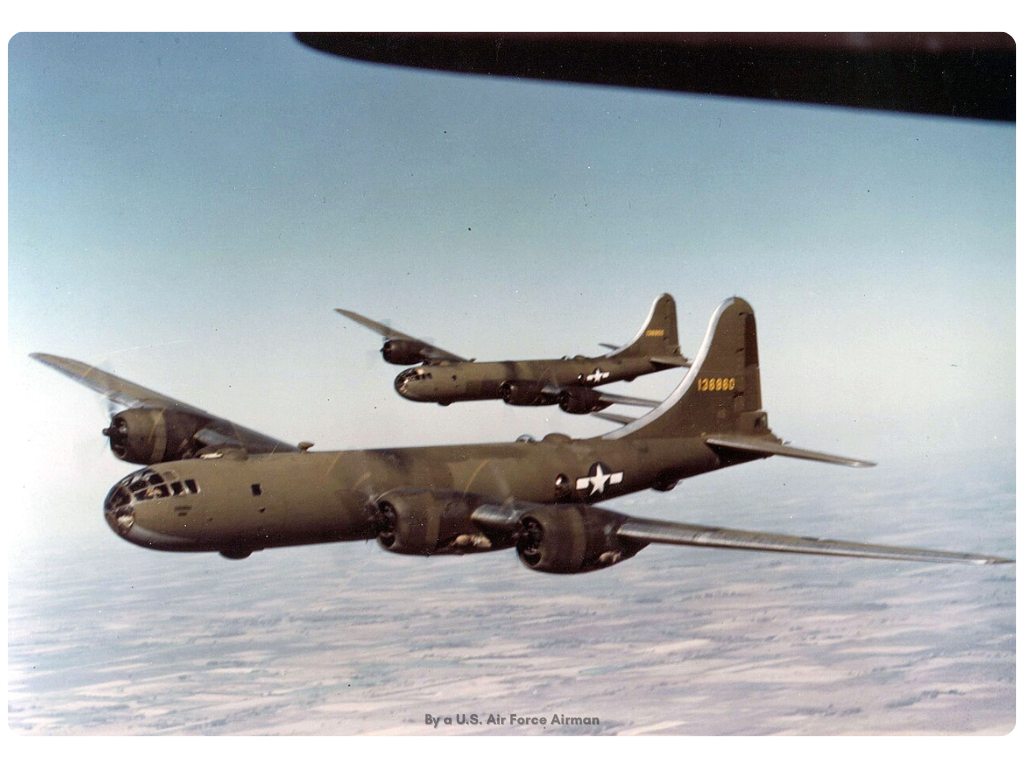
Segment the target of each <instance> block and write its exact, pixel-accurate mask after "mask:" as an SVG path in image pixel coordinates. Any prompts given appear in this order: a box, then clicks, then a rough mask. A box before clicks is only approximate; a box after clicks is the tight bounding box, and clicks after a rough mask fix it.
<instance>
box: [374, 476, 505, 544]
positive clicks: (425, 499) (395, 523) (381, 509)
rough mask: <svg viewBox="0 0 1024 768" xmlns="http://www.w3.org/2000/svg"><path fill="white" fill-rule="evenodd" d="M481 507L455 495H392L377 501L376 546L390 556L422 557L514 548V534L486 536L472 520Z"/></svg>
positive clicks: (471, 497) (471, 498) (477, 500)
mask: <svg viewBox="0 0 1024 768" xmlns="http://www.w3.org/2000/svg"><path fill="white" fill-rule="evenodd" d="M482 503H483V501H482V500H481V499H480V498H479V497H476V496H474V495H472V494H464V493H455V492H452V491H431V490H414V491H389V492H387V493H385V494H383V495H381V497H380V498H379V499H377V515H376V528H377V543H378V544H380V546H381V547H383V548H384V549H385V550H387V551H388V552H394V553H395V554H399V555H422V556H429V555H463V554H469V553H473V552H489V551H491V550H495V549H505V548H507V547H511V546H512V545H513V543H514V541H513V537H512V535H511V533H509V534H508V535H506V536H500V535H497V536H496V535H495V534H491V535H487V534H485V533H484V532H483V531H481V530H480V528H478V527H477V526H476V524H474V523H473V521H472V520H471V519H470V515H472V514H473V512H474V511H475V510H476V509H477V508H478V507H479V506H480V505H481V504H482Z"/></svg>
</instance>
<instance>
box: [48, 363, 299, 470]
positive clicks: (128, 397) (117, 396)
mask: <svg viewBox="0 0 1024 768" xmlns="http://www.w3.org/2000/svg"><path fill="white" fill-rule="evenodd" d="M29 357H31V358H33V359H34V360H38V361H39V362H40V363H42V364H43V365H47V366H49V367H50V368H53V369H55V370H57V371H59V372H60V373H62V374H64V375H65V376H67V377H68V378H71V379H74V380H75V381H77V382H78V383H79V384H84V385H85V386H87V387H89V389H91V390H93V391H95V392H99V393H100V394H101V395H103V397H105V398H106V399H107V400H109V401H110V402H112V403H115V404H117V405H121V406H124V407H125V408H155V409H167V410H172V411H178V412H181V413H192V414H196V415H198V416H202V417H203V418H204V421H205V422H206V423H205V425H204V427H203V428H202V429H201V430H200V431H199V433H197V435H196V437H197V438H198V439H199V440H201V441H202V442H203V443H205V444H206V445H226V446H234V447H238V448H245V449H246V450H247V451H249V452H250V453H277V452H282V451H297V450H299V449H298V448H297V447H295V446H293V445H289V444H288V443H284V442H282V441H280V440H278V439H277V438H273V437H268V436H267V435H262V434H260V433H259V432H255V431H253V430H251V429H248V428H247V427H243V426H241V425H240V424H235V423H234V422H232V421H228V420H227V419H222V418H220V417H219V416H214V415H213V414H211V413H208V412H206V411H204V410H202V409H201V408H196V407H195V406H194V405H189V404H188V403H186V402H183V401H182V400H178V399H177V398H174V397H168V396H167V395H162V394H160V393H159V392H154V391H153V390H152V389H146V388H145V387H142V386H139V385H138V384H135V383H133V382H131V381H128V380H127V379H122V378H121V377H120V376H115V375H114V374H112V373H107V372H106V371H103V370H100V369H99V368H96V367H94V366H91V365H89V364H87V363H83V362H80V361H78V360H71V359H70V358H67V357H58V356H57V355H47V354H44V353H41V352H35V353H33V354H31V355H29Z"/></svg>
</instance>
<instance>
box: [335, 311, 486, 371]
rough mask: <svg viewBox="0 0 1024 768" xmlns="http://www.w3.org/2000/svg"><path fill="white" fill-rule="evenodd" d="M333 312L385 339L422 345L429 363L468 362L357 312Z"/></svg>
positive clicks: (463, 358) (425, 358)
mask: <svg viewBox="0 0 1024 768" xmlns="http://www.w3.org/2000/svg"><path fill="white" fill-rule="evenodd" d="M334 311H335V312H337V313H338V314H339V315H344V316H345V317H347V318H348V319H349V320H352V321H354V322H357V323H359V324H360V325H362V326H364V327H366V328H369V329H370V330H371V331H376V332H377V333H379V334H380V335H381V336H383V337H384V338H385V339H402V340H403V341H411V342H415V343H416V344H422V345H423V349H422V352H423V356H424V360H427V361H430V362H435V361H439V360H448V361H450V362H453V363H467V362H469V359H468V358H465V357H459V355H456V354H455V353H454V352H449V351H448V350H446V349H441V348H440V347H435V346H434V345H433V344H428V343H427V342H425V341H423V340H422V339H417V338H416V337H414V336H410V335H408V334H407V333H402V332H401V331H398V330H395V329H394V328H389V327H388V326H386V325H384V324H383V323H378V322H377V321H376V320H371V319H370V318H368V317H363V315H360V314H359V313H358V312H351V311H349V310H347V309H335V310H334Z"/></svg>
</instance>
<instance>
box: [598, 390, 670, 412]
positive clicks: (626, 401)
mask: <svg viewBox="0 0 1024 768" xmlns="http://www.w3.org/2000/svg"><path fill="white" fill-rule="evenodd" d="M594 392H595V393H596V394H598V395H599V396H600V398H601V402H602V403H608V405H635V406H637V407H639V408H657V407H658V406H659V405H661V401H660V400H648V399H647V398H644V397H629V396H628V395H613V394H612V393H611V392H602V391H601V390H599V389H595V390H594Z"/></svg>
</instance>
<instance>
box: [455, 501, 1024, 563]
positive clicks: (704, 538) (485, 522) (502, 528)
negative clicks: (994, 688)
mask: <svg viewBox="0 0 1024 768" xmlns="http://www.w3.org/2000/svg"><path fill="white" fill-rule="evenodd" d="M542 506H543V505H539V504H528V503H520V502H515V501H508V502H506V503H504V504H494V503H485V504H481V505H480V506H479V507H478V508H477V509H476V510H475V511H474V512H473V513H472V516H471V518H472V520H473V521H474V522H476V523H477V524H478V525H479V526H481V527H482V528H484V529H493V530H495V531H499V532H502V533H504V534H506V535H508V534H510V533H511V534H513V535H519V534H518V533H515V531H516V529H517V527H518V526H519V525H520V524H521V522H520V521H521V520H522V519H523V517H525V516H527V515H529V514H530V512H531V511H532V510H535V509H538V508H540V507H542ZM585 509H588V510H589V511H590V512H591V513H593V514H601V513H604V514H610V515H611V516H612V520H614V521H616V522H613V523H612V525H616V526H617V527H616V528H615V529H614V533H615V536H617V537H620V538H623V539H630V540H632V541H635V542H638V543H641V544H675V545H679V546H688V547H716V548H719V549H746V550H754V551H759V552H786V553H792V554H802V555H830V556H832V557H862V558H873V559H878V560H915V561H921V562H933V563H967V564H972V565H994V564H1001V563H1012V562H1014V561H1013V560H1010V559H1007V558H1003V557H996V556H994V555H979V554H974V553H970V552H946V551H943V550H935V549H918V548H916V547H891V546H884V545H881V544H862V543H860V542H855V541H837V540H833V539H816V538H810V537H806V536H788V535H784V534H778V533H761V532H758V531H743V530H738V529H734V528H719V527H717V526H706V525H692V524H690V523H674V522H669V521H666V520H651V519H645V518H640V517H629V516H628V515H623V514H621V513H618V512H612V511H611V510H608V509H605V508H603V507H587V508H585Z"/></svg>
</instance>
